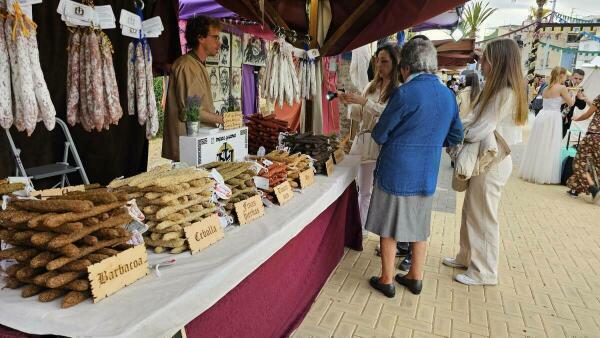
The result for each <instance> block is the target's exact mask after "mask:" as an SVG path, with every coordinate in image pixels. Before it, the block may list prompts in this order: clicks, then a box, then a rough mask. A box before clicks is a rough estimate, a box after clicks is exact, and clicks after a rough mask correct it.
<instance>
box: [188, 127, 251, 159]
mask: <svg viewBox="0 0 600 338" xmlns="http://www.w3.org/2000/svg"><path fill="white" fill-rule="evenodd" d="M246 156H248V128H247V127H244V128H239V129H232V130H221V131H219V132H218V133H215V134H210V135H208V134H200V135H197V136H180V137H179V157H180V160H181V162H185V163H187V164H189V165H192V166H195V165H199V164H207V163H210V162H214V161H227V162H234V161H243V160H244V159H245V158H246Z"/></svg>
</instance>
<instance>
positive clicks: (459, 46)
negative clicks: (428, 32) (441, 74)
mask: <svg viewBox="0 0 600 338" xmlns="http://www.w3.org/2000/svg"><path fill="white" fill-rule="evenodd" d="M432 42H433V45H434V46H435V48H436V49H437V51H438V67H439V68H449V69H457V68H463V67H466V66H467V64H468V63H473V62H475V58H474V57H475V53H474V50H475V39H463V40H460V41H454V40H434V41H432Z"/></svg>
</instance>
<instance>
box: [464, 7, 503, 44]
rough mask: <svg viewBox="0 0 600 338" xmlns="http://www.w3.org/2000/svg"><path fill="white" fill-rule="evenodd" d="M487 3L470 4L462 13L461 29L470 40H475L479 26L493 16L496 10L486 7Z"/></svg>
mask: <svg viewBox="0 0 600 338" xmlns="http://www.w3.org/2000/svg"><path fill="white" fill-rule="evenodd" d="M488 6H489V3H487V2H486V3H485V4H484V3H483V2H482V1H475V2H470V3H469V5H468V6H467V8H465V11H464V13H463V20H462V22H461V28H462V30H463V31H464V32H465V34H467V35H468V36H469V37H470V38H471V39H475V37H476V36H477V31H478V30H479V28H480V27H481V24H483V22H484V21H485V20H487V19H488V18H489V17H490V15H492V14H494V12H495V11H496V8H490V7H488Z"/></svg>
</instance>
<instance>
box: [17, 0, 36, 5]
mask: <svg viewBox="0 0 600 338" xmlns="http://www.w3.org/2000/svg"><path fill="white" fill-rule="evenodd" d="M19 3H20V4H21V6H31V5H37V4H41V3H42V0H19Z"/></svg>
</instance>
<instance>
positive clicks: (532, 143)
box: [521, 67, 575, 184]
mask: <svg viewBox="0 0 600 338" xmlns="http://www.w3.org/2000/svg"><path fill="white" fill-rule="evenodd" d="M566 80H567V70H566V69H564V68H563V67H555V68H554V69H552V73H551V74H550V83H549V85H548V87H547V88H546V89H544V92H543V94H542V97H543V100H544V101H543V107H542V110H541V111H540V112H539V113H538V115H537V116H536V117H535V120H534V121H533V127H532V128H531V133H530V134H529V141H528V142H527V148H526V149H525V154H524V155H523V162H522V164H521V177H522V178H523V179H524V180H526V181H529V182H533V183H539V184H559V183H560V170H561V161H560V147H561V143H562V130H563V120H562V112H561V109H560V108H561V106H562V105H563V104H564V103H566V104H567V105H568V106H572V105H573V104H574V103H575V98H574V95H573V94H572V93H569V91H568V90H567V87H566V86H565V84H564V83H565V81H566Z"/></svg>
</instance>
